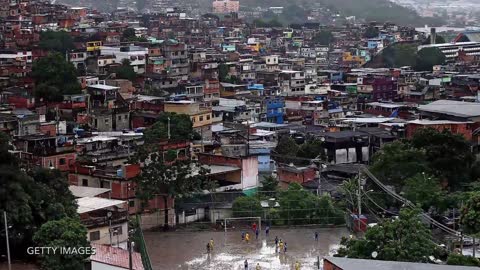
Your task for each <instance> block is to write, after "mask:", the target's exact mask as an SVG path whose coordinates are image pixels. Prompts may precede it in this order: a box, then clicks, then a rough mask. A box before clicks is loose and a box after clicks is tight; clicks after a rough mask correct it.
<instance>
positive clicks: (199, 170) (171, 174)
mask: <svg viewBox="0 0 480 270" xmlns="http://www.w3.org/2000/svg"><path fill="white" fill-rule="evenodd" d="M150 147H152V148H153V147H155V145H148V146H147V148H150ZM143 150H145V149H143ZM136 162H139V163H141V164H143V167H142V170H141V172H140V174H139V175H138V176H137V177H135V178H134V181H135V182H136V184H137V191H136V194H137V198H139V199H140V200H141V201H142V205H141V206H142V207H145V206H146V205H147V204H148V201H149V200H151V199H154V198H155V197H157V196H162V197H163V198H164V201H165V205H167V199H168V198H176V197H184V196H190V195H191V194H192V193H194V192H200V191H202V190H205V189H206V190H210V191H212V189H214V187H215V186H216V183H213V180H212V179H210V177H208V174H209V173H210V171H209V170H208V169H207V168H204V167H201V166H199V165H198V164H195V163H193V162H192V161H190V160H185V161H184V160H178V159H177V160H175V161H170V162H169V161H167V160H165V158H164V156H163V154H162V153H157V152H149V153H147V154H145V155H143V153H141V154H138V156H137V160H136ZM164 210H165V221H164V224H165V227H166V228H168V212H169V210H168V208H165V209H164Z"/></svg>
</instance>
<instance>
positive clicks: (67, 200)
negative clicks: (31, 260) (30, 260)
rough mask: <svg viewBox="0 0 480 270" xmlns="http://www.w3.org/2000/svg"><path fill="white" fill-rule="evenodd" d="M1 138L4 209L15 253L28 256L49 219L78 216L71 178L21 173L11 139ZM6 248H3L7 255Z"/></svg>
mask: <svg viewBox="0 0 480 270" xmlns="http://www.w3.org/2000/svg"><path fill="white" fill-rule="evenodd" d="M0 134H2V135H1V136H0V209H5V210H6V211H7V218H8V224H9V225H11V226H12V228H11V229H10V230H9V232H10V234H9V238H10V243H11V246H12V254H13V256H14V257H16V258H21V257H26V256H27V254H26V248H27V247H29V246H32V238H33V235H34V233H35V232H36V231H37V230H38V228H40V226H41V225H42V224H44V223H45V222H47V221H48V220H56V219H60V218H64V217H73V216H76V215H77V212H76V209H77V207H76V204H75V200H74V197H73V195H72V193H71V192H70V190H69V189H68V182H67V179H66V178H65V177H64V176H63V175H62V174H61V173H60V172H59V171H58V170H49V169H48V170H47V169H35V170H26V171H25V170H20V168H19V166H20V165H21V164H19V162H18V161H17V160H16V158H15V157H14V156H12V155H11V154H10V153H9V152H8V149H9V148H10V146H9V141H8V137H7V136H5V134H4V133H0ZM3 248H4V246H1V245H0V253H2V254H3V252H4V250H3Z"/></svg>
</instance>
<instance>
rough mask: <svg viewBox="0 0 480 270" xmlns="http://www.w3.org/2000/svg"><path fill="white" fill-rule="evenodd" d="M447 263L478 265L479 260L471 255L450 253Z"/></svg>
mask: <svg viewBox="0 0 480 270" xmlns="http://www.w3.org/2000/svg"><path fill="white" fill-rule="evenodd" d="M447 264H448V265H463V266H480V260H478V259H477V258H475V257H472V256H464V255H462V254H455V253H452V254H450V255H448V259H447Z"/></svg>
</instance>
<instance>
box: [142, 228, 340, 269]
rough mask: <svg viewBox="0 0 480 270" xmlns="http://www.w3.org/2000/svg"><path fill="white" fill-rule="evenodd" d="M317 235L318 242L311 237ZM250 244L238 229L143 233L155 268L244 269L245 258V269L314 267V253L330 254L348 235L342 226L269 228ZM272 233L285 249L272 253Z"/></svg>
mask: <svg viewBox="0 0 480 270" xmlns="http://www.w3.org/2000/svg"><path fill="white" fill-rule="evenodd" d="M315 231H317V232H318V234H319V240H318V242H317V241H315V239H314V233H315ZM250 235H251V239H252V240H251V241H250V243H248V244H247V243H246V242H244V241H242V239H241V232H240V231H229V232H227V234H226V236H225V234H224V232H167V233H163V232H145V241H146V244H147V248H148V252H149V254H150V259H151V261H152V265H153V268H154V269H155V270H163V269H168V270H170V269H181V270H184V269H189V270H190V269H191V270H193V269H218V270H222V269H234V270H237V269H241V270H243V269H244V261H245V260H248V263H249V269H255V267H256V265H257V263H259V264H260V266H261V267H262V269H294V267H293V265H294V264H295V262H296V261H299V262H300V263H301V269H302V270H307V269H317V267H316V265H315V263H316V261H317V256H320V259H321V258H322V257H323V256H328V255H331V254H332V251H334V250H336V249H337V248H338V244H339V243H340V239H341V237H342V236H348V235H349V232H348V231H347V229H345V228H292V229H275V228H273V229H271V231H270V235H269V236H268V237H266V236H265V231H262V233H261V234H260V235H259V238H258V239H255V234H250ZM275 236H278V238H280V239H282V240H283V241H284V242H286V243H287V246H288V249H287V252H286V253H284V252H281V253H279V252H276V250H275V243H274V239H275ZM212 238H213V240H214V243H215V244H214V250H213V252H211V254H207V251H206V245H207V242H208V241H209V240H210V239H212Z"/></svg>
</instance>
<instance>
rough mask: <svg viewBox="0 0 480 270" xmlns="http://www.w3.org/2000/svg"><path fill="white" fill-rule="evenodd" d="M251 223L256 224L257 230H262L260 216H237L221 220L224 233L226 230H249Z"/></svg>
mask: <svg viewBox="0 0 480 270" xmlns="http://www.w3.org/2000/svg"><path fill="white" fill-rule="evenodd" d="M253 223H256V224H257V228H258V230H259V231H261V230H262V218H261V217H238V218H225V219H224V220H223V224H222V225H223V227H224V229H225V233H226V232H227V231H228V230H239V231H241V230H249V229H252V225H253Z"/></svg>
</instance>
